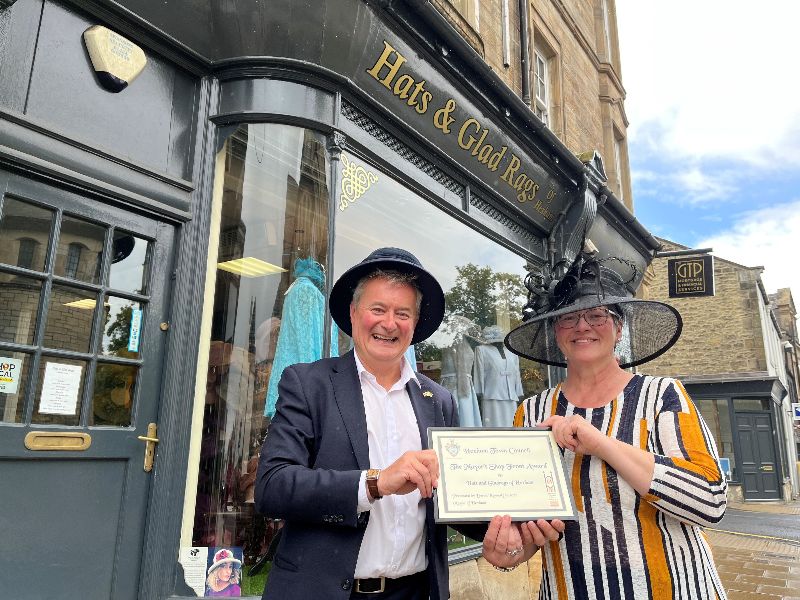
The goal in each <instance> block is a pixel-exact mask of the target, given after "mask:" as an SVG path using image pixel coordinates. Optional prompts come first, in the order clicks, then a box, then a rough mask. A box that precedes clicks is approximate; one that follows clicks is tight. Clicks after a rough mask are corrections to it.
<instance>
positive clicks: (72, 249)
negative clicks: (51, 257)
mask: <svg viewBox="0 0 800 600" xmlns="http://www.w3.org/2000/svg"><path fill="white" fill-rule="evenodd" d="M105 237H106V228H105V227H102V226H101V225H97V224H95V223H90V222H89V221H84V220H83V219H77V218H75V217H69V216H65V217H64V218H63V219H61V234H60V235H59V238H58V249H57V250H56V266H55V269H54V271H53V272H54V273H55V274H56V275H59V276H61V277H69V278H70V279H77V280H79V281H87V282H89V283H100V269H101V267H102V259H103V244H104V242H105Z"/></svg>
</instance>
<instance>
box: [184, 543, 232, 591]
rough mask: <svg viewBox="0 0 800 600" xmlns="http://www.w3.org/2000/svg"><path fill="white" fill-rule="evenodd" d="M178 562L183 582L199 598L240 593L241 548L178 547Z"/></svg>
mask: <svg viewBox="0 0 800 600" xmlns="http://www.w3.org/2000/svg"><path fill="white" fill-rule="evenodd" d="M179 561H180V563H181V566H182V567H183V576H184V581H185V582H186V585H188V586H189V587H190V588H192V589H193V590H194V592H195V593H196V594H197V596H198V597H201V598H239V597H241V595H242V588H241V581H242V564H243V561H242V549H241V548H240V547H236V546H224V547H223V546H216V547H210V548H207V547H203V546H193V547H189V548H181V551H180V558H179Z"/></svg>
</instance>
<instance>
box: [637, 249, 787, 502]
mask: <svg viewBox="0 0 800 600" xmlns="http://www.w3.org/2000/svg"><path fill="white" fill-rule="evenodd" d="M662 243H663V248H662V250H663V251H669V250H685V249H686V247H685V246H681V245H679V244H676V243H674V242H670V241H668V240H662ZM669 260H670V259H669V258H657V259H656V260H654V261H653V263H652V265H651V268H652V276H651V277H648V284H647V286H646V292H645V293H646V296H647V297H648V298H651V299H654V300H661V301H663V302H667V303H669V304H671V305H673V306H675V307H676V308H677V309H678V310H679V311H680V313H681V315H682V316H683V321H684V323H683V334H682V335H681V338H680V340H678V343H677V344H675V346H673V347H672V348H671V349H670V350H669V351H668V352H666V353H665V354H664V355H662V356H660V357H659V358H657V359H655V360H653V361H651V362H649V363H647V364H645V365H642V366H641V367H639V370H640V371H641V372H644V373H654V374H659V375H670V376H674V377H678V378H680V379H681V381H682V382H683V383H684V385H685V386H686V389H687V391H688V392H689V394H690V395H691V396H692V398H693V399H694V400H695V402H696V404H697V406H698V409H699V410H700V412H701V413H702V414H703V416H704V417H705V419H706V422H707V423H708V425H709V427H710V428H711V432H712V434H713V435H714V438H715V440H716V442H717V447H718V449H719V452H720V455H721V456H722V457H724V458H727V459H729V461H730V466H731V476H732V477H731V486H730V489H731V494H732V495H733V496H734V497H739V498H743V499H744V500H778V499H786V500H788V499H789V498H791V497H794V496H797V493H798V474H797V469H796V467H795V461H796V458H797V453H796V448H795V445H794V441H793V440H794V435H793V431H792V430H793V423H792V421H791V414H790V411H791V402H794V401H795V400H794V399H793V398H795V397H796V388H795V382H796V367H793V368H794V370H792V368H787V366H788V365H789V362H791V361H789V360H787V354H788V353H787V352H786V351H785V348H786V346H785V344H784V341H785V340H784V339H782V336H783V335H784V328H782V327H781V325H780V322H779V317H778V312H777V311H775V310H773V306H774V304H773V301H772V300H771V298H770V296H769V295H768V294H767V292H766V290H765V288H764V284H763V281H762V279H761V273H762V272H763V270H764V269H763V267H747V266H744V265H740V264H737V263H735V262H732V261H729V260H725V259H724V258H720V257H718V256H715V257H714V283H715V292H716V293H715V295H714V296H700V297H678V298H670V297H669V274H668V261H669ZM783 292H784V293H780V292H779V294H777V296H778V297H779V298H780V303H782V304H783V305H784V306H785V308H784V313H785V323H786V327H787V329H786V330H785V331H787V333H786V335H787V336H788V335H790V334H789V333H788V331H789V330H788V325H789V323H790V321H791V312H790V311H791V310H793V302H792V301H791V294H789V293H788V290H784V291H783ZM791 323H793V321H791ZM792 331H794V332H795V335H796V328H793V329H792ZM795 339H796V338H795ZM795 365H796V363H795Z"/></svg>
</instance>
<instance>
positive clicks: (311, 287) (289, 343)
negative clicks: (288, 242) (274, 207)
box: [264, 258, 339, 418]
mask: <svg viewBox="0 0 800 600" xmlns="http://www.w3.org/2000/svg"><path fill="white" fill-rule="evenodd" d="M294 277H295V280H294V283H292V285H290V286H289V289H288V290H286V298H285V299H284V301H283V316H282V318H281V328H280V332H279V333H278V345H277V347H276V349H275V358H274V360H273V362H272V373H271V374H270V377H269V386H268V387H267V402H266V405H265V407H264V414H265V415H266V416H268V417H269V418H272V417H273V416H275V405H276V403H277V402H278V383H279V382H280V380H281V375H282V374H283V370H284V369H285V368H286V367H288V366H289V365H293V364H296V363H310V362H314V361H315V360H319V359H320V358H322V336H323V331H324V327H325V296H324V294H323V293H322V291H321V290H322V289H324V286H325V273H324V271H323V270H322V266H321V265H320V264H319V263H318V262H317V261H315V260H314V259H313V258H298V259H297V260H296V261H295V263H294ZM338 355H339V330H338V328H337V327H336V325H335V324H333V325H332V327H331V356H338Z"/></svg>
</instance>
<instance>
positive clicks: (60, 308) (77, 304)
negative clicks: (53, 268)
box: [43, 285, 96, 352]
mask: <svg viewBox="0 0 800 600" xmlns="http://www.w3.org/2000/svg"><path fill="white" fill-rule="evenodd" d="M95 298H96V296H95V294H94V293H93V292H86V291H83V290H78V289H75V288H71V287H68V286H65V285H53V291H52V293H51V295H50V307H49V309H48V310H47V325H46V327H45V331H44V342H43V345H44V346H45V347H47V348H58V349H59V350H72V351H74V352H88V351H89V342H90V339H91V335H92V317H93V315H94V307H95V304H96V300H95Z"/></svg>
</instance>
